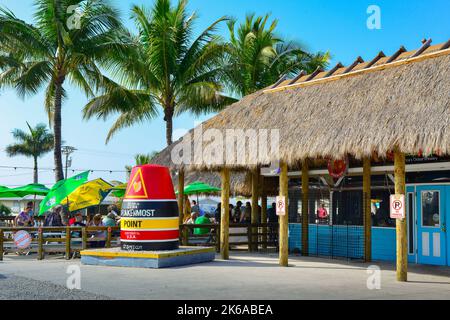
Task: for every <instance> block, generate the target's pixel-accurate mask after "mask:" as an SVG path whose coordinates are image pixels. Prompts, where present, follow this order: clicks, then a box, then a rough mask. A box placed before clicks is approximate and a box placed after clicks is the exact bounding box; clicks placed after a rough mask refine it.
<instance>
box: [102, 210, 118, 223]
mask: <svg viewBox="0 0 450 320" xmlns="http://www.w3.org/2000/svg"><path fill="white" fill-rule="evenodd" d="M103 225H104V226H105V227H115V226H116V215H114V213H112V212H110V213H108V214H107V215H106V216H105V217H104V218H103Z"/></svg>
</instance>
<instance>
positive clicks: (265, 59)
mask: <svg viewBox="0 0 450 320" xmlns="http://www.w3.org/2000/svg"><path fill="white" fill-rule="evenodd" d="M236 23H237V21H236V20H230V21H228V30H229V33H230V42H229V48H228V53H229V54H228V55H227V61H226V62H225V65H226V67H225V68H224V71H225V74H226V78H227V79H228V81H227V84H228V86H227V87H228V90H230V91H231V92H233V93H235V94H237V95H238V96H245V95H248V94H250V93H253V92H255V91H258V90H260V89H263V88H265V87H267V86H269V85H271V84H273V83H275V82H276V81H277V80H278V79H280V78H281V77H282V76H287V77H289V76H294V75H297V74H298V73H299V72H301V71H302V70H303V71H305V72H307V73H312V72H314V71H315V70H316V69H317V68H325V67H326V66H327V64H328V60H329V54H328V53H325V54H323V53H316V54H310V53H307V52H305V51H304V50H302V49H301V48H300V46H299V45H298V44H296V43H294V42H287V41H285V40H283V39H281V38H280V37H277V36H276V33H275V29H276V26H277V23H278V21H277V20H273V21H272V22H271V23H270V24H268V23H269V15H265V16H264V17H261V16H260V17H255V15H253V14H251V15H247V17H246V19H245V21H244V22H243V23H241V24H239V25H236Z"/></svg>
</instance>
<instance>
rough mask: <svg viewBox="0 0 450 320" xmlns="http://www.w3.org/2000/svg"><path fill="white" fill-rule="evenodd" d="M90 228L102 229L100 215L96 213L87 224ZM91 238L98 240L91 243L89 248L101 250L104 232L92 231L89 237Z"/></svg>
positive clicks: (103, 244) (103, 243) (103, 242)
mask: <svg viewBox="0 0 450 320" xmlns="http://www.w3.org/2000/svg"><path fill="white" fill-rule="evenodd" d="M89 226H90V227H104V225H103V222H102V215H101V214H99V213H97V214H96V215H95V216H94V218H93V219H92V221H91V222H90V223H89ZM91 238H97V239H100V240H97V241H91V242H90V245H91V248H103V247H104V246H105V240H104V239H105V238H106V235H105V231H101V230H98V231H94V233H93V235H92V236H91Z"/></svg>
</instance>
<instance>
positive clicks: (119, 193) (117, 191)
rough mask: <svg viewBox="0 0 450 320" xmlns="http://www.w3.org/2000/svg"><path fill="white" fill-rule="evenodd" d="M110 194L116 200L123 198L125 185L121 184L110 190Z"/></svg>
mask: <svg viewBox="0 0 450 320" xmlns="http://www.w3.org/2000/svg"><path fill="white" fill-rule="evenodd" d="M111 190H112V191H111V194H112V195H113V196H114V197H116V198H123V197H124V196H125V191H126V190H127V184H126V183H121V184H119V185H117V186H114V187H112V188H111Z"/></svg>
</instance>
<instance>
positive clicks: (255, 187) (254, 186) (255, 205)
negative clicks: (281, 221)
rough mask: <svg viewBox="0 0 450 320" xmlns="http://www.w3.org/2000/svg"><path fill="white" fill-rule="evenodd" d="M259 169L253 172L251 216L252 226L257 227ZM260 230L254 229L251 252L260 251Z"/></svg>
mask: <svg viewBox="0 0 450 320" xmlns="http://www.w3.org/2000/svg"><path fill="white" fill-rule="evenodd" d="M259 171H260V170H259V168H256V169H253V170H252V214H251V222H252V225H256V224H257V223H258V216H259V207H258V198H259ZM257 233H258V228H257V227H255V226H253V227H252V246H251V251H258V235H257Z"/></svg>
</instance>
